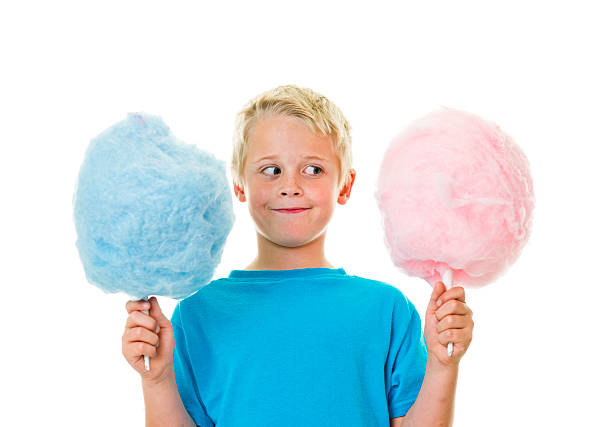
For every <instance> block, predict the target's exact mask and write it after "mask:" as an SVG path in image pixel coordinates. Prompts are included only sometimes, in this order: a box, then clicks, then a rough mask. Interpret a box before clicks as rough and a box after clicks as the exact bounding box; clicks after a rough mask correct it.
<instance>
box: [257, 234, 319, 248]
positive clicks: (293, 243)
mask: <svg viewBox="0 0 612 427" xmlns="http://www.w3.org/2000/svg"><path fill="white" fill-rule="evenodd" d="M321 234H322V233H319V234H317V235H314V236H292V237H287V236H282V237H273V238H270V236H266V238H267V239H268V240H269V241H271V242H272V243H274V244H275V245H277V246H282V247H285V248H299V247H300V246H305V245H308V244H309V243H312V242H313V241H314V240H316V239H317V238H318V237H320V236H321Z"/></svg>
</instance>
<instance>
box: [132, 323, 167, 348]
mask: <svg viewBox="0 0 612 427" xmlns="http://www.w3.org/2000/svg"><path fill="white" fill-rule="evenodd" d="M125 337H126V341H127V343H131V342H145V343H147V344H151V345H152V346H155V347H157V345H158V343H159V336H158V335H157V334H156V333H154V332H151V331H150V330H148V329H146V328H143V327H140V326H137V327H135V328H130V329H129V330H128V331H127V332H126V334H125Z"/></svg>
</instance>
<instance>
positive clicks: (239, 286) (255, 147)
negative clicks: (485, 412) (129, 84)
mask: <svg viewBox="0 0 612 427" xmlns="http://www.w3.org/2000/svg"><path fill="white" fill-rule="evenodd" d="M350 144H351V139H350V126H349V124H348V122H347V121H346V119H345V118H344V116H343V115H342V112H341V111H340V110H339V109H338V108H337V107H336V106H335V105H334V104H333V103H332V102H330V101H329V100H328V99H327V98H325V97H323V96H321V95H319V94H317V93H316V92H313V91H311V90H309V89H304V88H299V87H296V86H293V85H289V86H281V87H278V88H276V89H273V90H271V91H268V92H265V93H263V94H261V95H260V96H258V97H256V98H255V99H253V100H252V101H251V102H249V103H248V104H247V105H246V106H245V108H244V109H243V110H242V111H241V112H240V113H239V114H238V116H237V121H236V132H235V136H234V147H233V155H232V176H233V180H234V193H235V195H236V196H237V197H238V199H239V200H240V201H241V202H246V203H247V205H248V208H249V212H250V214H251V217H252V218H253V221H254V223H255V227H256V231H257V247H258V251H257V256H256V258H255V259H254V260H253V262H251V263H250V264H249V265H248V266H247V267H245V269H244V270H232V272H231V273H230V275H229V277H227V278H222V279H218V280H214V281H212V282H210V283H209V284H207V285H206V286H204V287H203V288H202V289H201V290H200V291H198V292H197V293H195V294H194V295H192V296H190V297H188V298H186V299H184V300H183V301H180V302H179V303H178V304H177V306H176V308H175V310H174V313H173V315H172V321H169V320H168V319H167V318H166V317H165V316H164V315H163V314H162V312H161V310H160V307H159V304H158V302H157V300H156V299H155V298H150V299H149V302H146V301H140V302H132V301H130V302H128V303H127V305H126V308H127V311H128V313H129V316H128V320H127V323H126V329H125V333H124V336H123V354H124V356H125V357H126V359H127V360H128V362H129V363H130V364H131V365H132V367H133V368H134V369H135V370H136V371H138V372H139V373H140V374H141V377H142V387H143V393H144V400H145V407H146V423H147V425H148V426H153V425H159V426H194V425H198V426H201V427H204V426H214V425H216V426H219V427H225V426H246V425H248V426H272V427H273V426H281V425H283V426H284V425H290V426H313V427H315V426H339V425H350V426H353V427H357V426H359V427H373V426H389V425H391V426H392V427H396V426H397V427H399V426H403V427H408V426H419V427H426V426H434V425H435V426H447V425H451V422H452V414H453V402H454V394H455V387H456V381H457V375H458V363H459V360H460V358H461V357H462V356H463V354H464V353H465V351H466V349H467V347H468V346H469V344H470V341H471V337H472V328H473V321H472V313H471V310H470V309H469V308H468V307H467V305H466V304H465V294H464V291H463V288H461V287H455V288H452V289H450V290H448V291H445V290H444V285H443V284H441V283H438V284H437V285H436V286H435V288H434V290H433V292H432V296H431V300H430V302H429V306H428V308H427V312H426V319H425V331H424V334H423V333H422V332H421V322H420V317H419V314H418V312H417V311H416V309H415V308H414V306H413V305H412V303H410V301H408V300H407V299H406V298H405V297H404V296H403V294H402V293H401V291H399V290H398V289H396V288H395V287H393V286H392V285H390V284H387V283H384V282H379V281H375V280H371V279H365V278H361V277H358V276H352V275H347V274H346V272H345V271H344V269H342V268H334V267H333V266H332V264H331V263H330V262H329V261H328V260H327V259H326V258H325V255H324V240H325V232H326V227H327V224H328V223H329V221H330V219H331V217H332V214H333V211H334V207H335V203H338V204H341V205H344V204H345V203H346V202H347V201H348V199H349V196H350V193H351V189H352V186H353V183H354V180H355V171H354V169H352V168H351V145H350ZM147 309H149V310H150V313H149V315H145V314H143V313H141V312H140V311H139V310H147ZM424 341H425V343H426V344H425V343H424ZM451 341H452V342H453V343H454V350H453V355H452V356H451V357H449V356H448V355H447V349H446V347H447V344H448V342H451ZM143 355H149V356H151V361H150V362H151V363H150V371H145V369H144V362H143V357H142V356H143Z"/></svg>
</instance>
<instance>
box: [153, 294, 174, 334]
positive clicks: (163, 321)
mask: <svg viewBox="0 0 612 427" xmlns="http://www.w3.org/2000/svg"><path fill="white" fill-rule="evenodd" d="M149 301H150V302H151V310H150V311H149V316H151V317H153V318H154V319H155V320H157V322H159V326H160V327H162V328H166V327H168V326H169V325H170V321H169V320H168V319H167V318H166V316H164V313H163V312H162V310H161V307H160V306H159V301H157V298H155V297H151V298H149Z"/></svg>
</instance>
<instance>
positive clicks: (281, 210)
mask: <svg viewBox="0 0 612 427" xmlns="http://www.w3.org/2000/svg"><path fill="white" fill-rule="evenodd" d="M308 209H310V208H288V209H272V210H273V211H276V212H280V213H299V212H304V211H306V210H308Z"/></svg>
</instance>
